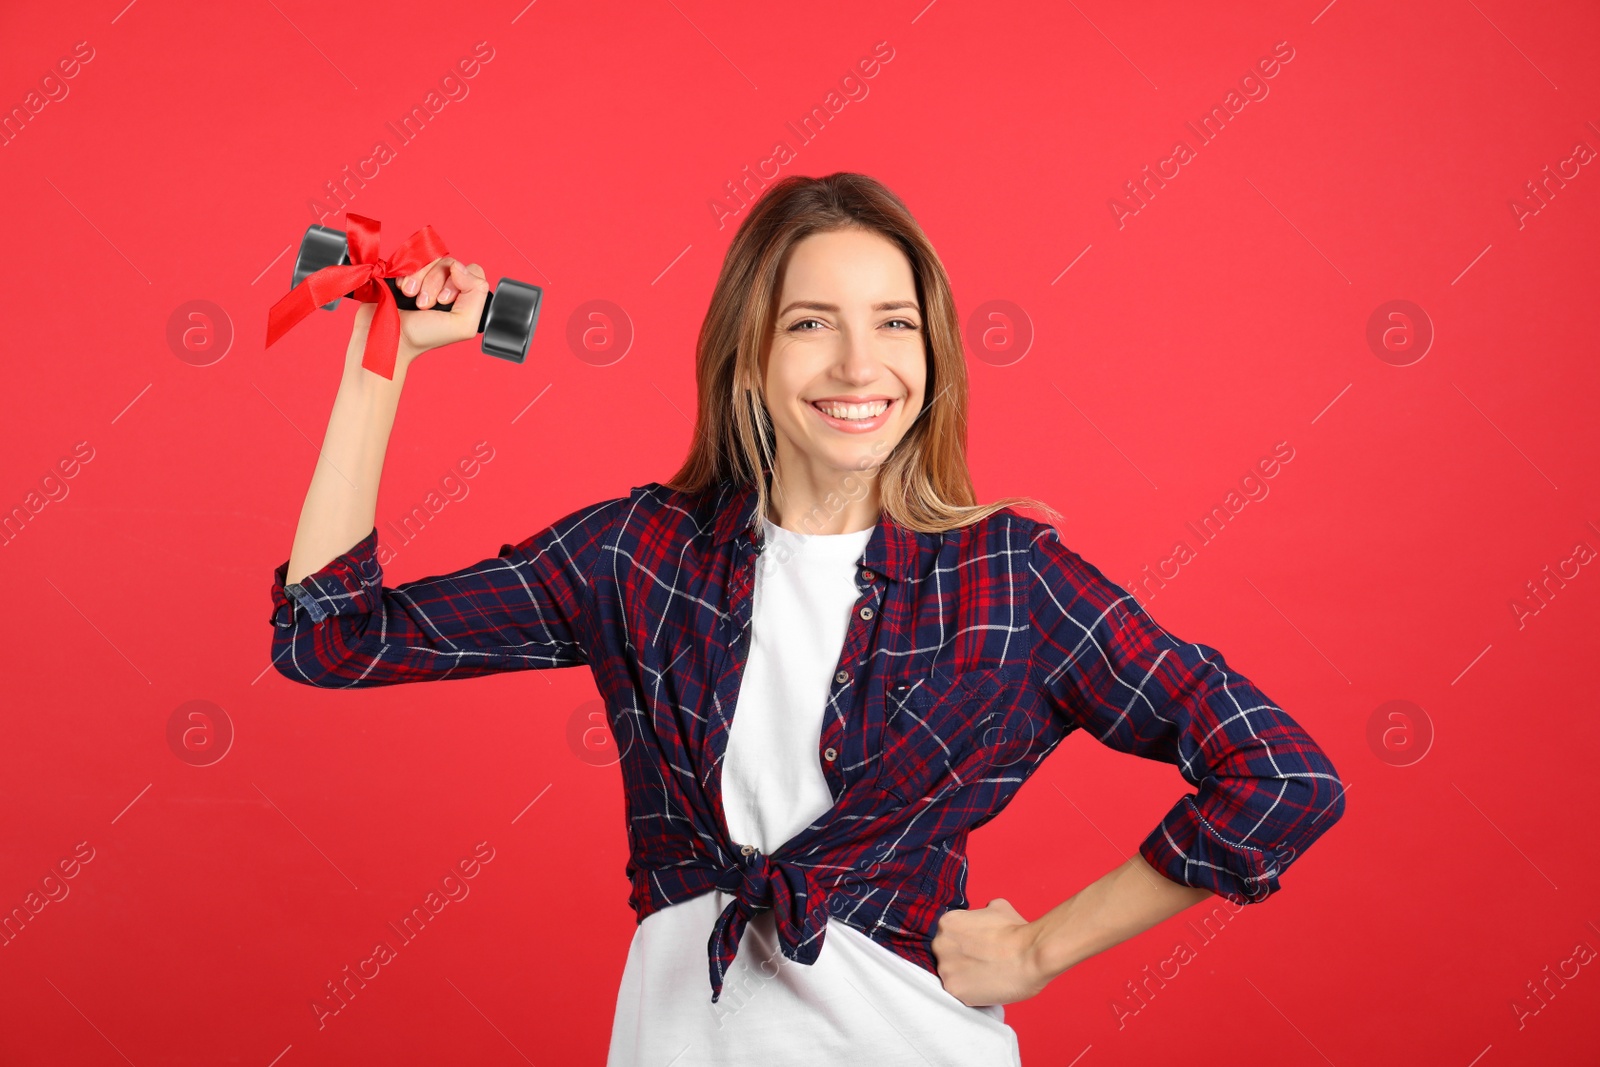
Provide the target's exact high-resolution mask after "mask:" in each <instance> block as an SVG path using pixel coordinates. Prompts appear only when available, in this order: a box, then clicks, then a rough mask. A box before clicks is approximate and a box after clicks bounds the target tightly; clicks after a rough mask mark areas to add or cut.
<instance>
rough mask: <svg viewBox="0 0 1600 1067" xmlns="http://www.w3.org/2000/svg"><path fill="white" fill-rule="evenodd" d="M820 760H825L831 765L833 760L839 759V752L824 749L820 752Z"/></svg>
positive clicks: (832, 749)
mask: <svg viewBox="0 0 1600 1067" xmlns="http://www.w3.org/2000/svg"><path fill="white" fill-rule="evenodd" d="M822 758H823V759H825V760H827V761H828V762H829V763H832V762H833V761H834V760H836V759H838V758H839V752H838V750H837V749H834V748H825V749H823V750H822Z"/></svg>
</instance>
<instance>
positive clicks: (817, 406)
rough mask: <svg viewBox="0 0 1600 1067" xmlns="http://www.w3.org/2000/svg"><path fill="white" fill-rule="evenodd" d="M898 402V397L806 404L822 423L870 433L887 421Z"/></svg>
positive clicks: (824, 401)
mask: <svg viewBox="0 0 1600 1067" xmlns="http://www.w3.org/2000/svg"><path fill="white" fill-rule="evenodd" d="M898 403H900V400H899V399H898V398H896V399H893V400H869V401H865V402H863V403H857V404H846V403H842V402H840V401H834V400H813V401H810V402H809V403H808V404H807V406H808V407H810V408H811V410H812V411H815V412H816V413H817V416H818V417H819V418H821V420H822V422H823V424H824V425H826V426H828V427H830V428H832V429H835V430H842V431H843V432H845V433H871V432H872V431H874V430H876V429H879V428H880V427H882V426H884V425H885V424H886V423H887V422H888V421H889V413H890V412H891V411H893V410H894V407H895V405H896V404H898Z"/></svg>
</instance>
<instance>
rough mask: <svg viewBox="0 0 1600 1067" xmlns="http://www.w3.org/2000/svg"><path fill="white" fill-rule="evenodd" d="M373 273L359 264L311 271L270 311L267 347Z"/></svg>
mask: <svg viewBox="0 0 1600 1067" xmlns="http://www.w3.org/2000/svg"><path fill="white" fill-rule="evenodd" d="M371 276H372V268H370V267H365V266H356V265H353V264H352V265H348V266H346V265H340V266H335V267H324V268H322V269H321V270H319V271H315V272H313V273H311V274H308V275H307V276H306V277H305V279H304V280H303V281H301V283H300V284H299V285H297V286H295V287H294V288H293V289H290V290H289V291H288V292H287V293H285V294H284V295H283V297H282V298H281V299H280V300H279V301H278V302H277V303H276V304H273V305H272V307H271V308H270V309H268V311H267V347H268V348H270V347H272V345H274V344H275V343H277V341H278V340H279V339H280V338H282V337H283V335H284V334H286V333H288V332H289V331H290V330H292V329H293V328H294V327H295V326H296V325H297V324H298V323H299V322H300V320H301V319H304V318H305V317H306V316H307V315H309V314H311V313H312V312H313V311H315V310H317V308H319V307H321V306H322V305H323V304H326V303H328V302H329V301H330V300H333V299H334V298H336V297H341V296H344V295H345V294H346V293H348V292H350V291H351V290H353V289H355V288H356V287H357V286H359V285H361V283H362V282H364V281H366V280H367V279H368V278H370V277H371Z"/></svg>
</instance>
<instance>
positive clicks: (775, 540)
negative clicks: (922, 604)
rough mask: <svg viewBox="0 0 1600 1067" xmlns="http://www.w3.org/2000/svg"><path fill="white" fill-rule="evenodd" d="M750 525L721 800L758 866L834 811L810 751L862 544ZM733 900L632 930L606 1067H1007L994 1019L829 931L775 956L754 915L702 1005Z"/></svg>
mask: <svg viewBox="0 0 1600 1067" xmlns="http://www.w3.org/2000/svg"><path fill="white" fill-rule="evenodd" d="M762 527H763V529H764V531H765V536H766V538H767V547H766V549H765V551H763V552H762V553H761V555H760V557H758V559H759V564H758V566H757V568H756V576H755V585H754V590H753V593H752V596H753V597H754V601H753V603H752V605H751V610H752V615H751V626H752V630H753V632H752V634H751V642H750V657H749V660H748V662H747V663H746V665H745V672H744V677H743V680H742V681H741V682H740V689H739V697H738V703H737V704H736V705H735V709H734V716H733V725H732V727H731V728H730V730H729V733H728V742H727V748H726V751H725V753H724V755H723V764H722V800H723V807H724V809H725V811H726V814H727V821H728V832H729V834H730V836H731V837H732V839H733V840H735V841H740V842H746V843H749V844H753V845H756V846H757V847H759V848H760V849H761V850H762V851H763V852H766V853H769V854H770V853H771V852H773V851H774V850H776V849H777V848H778V846H779V845H781V844H783V842H785V841H787V840H788V839H789V838H791V837H793V836H794V835H795V834H796V833H798V832H799V831H800V830H802V829H804V828H805V827H806V826H808V825H810V824H811V822H812V821H814V820H815V819H816V818H817V817H818V816H820V815H822V814H823V813H824V812H826V811H827V810H828V809H829V808H831V807H833V795H832V793H831V792H830V791H829V789H828V783H827V780H826V779H825V778H824V777H823V774H822V765H821V763H820V762H819V759H818V755H817V746H818V745H819V744H820V742H821V737H822V714H823V709H824V707H825V705H826V703H827V696H828V688H829V684H830V680H831V677H832V675H833V672H834V670H835V668H836V667H837V666H838V662H839V654H840V652H841V651H842V649H843V648H844V637H845V631H846V629H847V627H848V625H849V621H850V612H851V610H852V609H853V608H854V606H855V602H856V600H857V598H858V597H859V595H860V593H859V591H858V590H857V588H856V583H855V571H856V567H857V564H858V562H859V561H860V558H861V555H862V553H863V552H864V551H865V550H866V547H867V542H868V541H869V540H870V539H871V537H872V533H873V530H872V528H870V527H869V528H868V529H865V530H860V531H857V532H855V533H846V534H827V535H807V534H799V533H794V532H792V531H790V530H785V529H783V528H782V527H779V526H776V525H774V524H773V523H772V522H771V521H770V520H767V519H765V518H763V520H762ZM732 899H733V897H732V895H730V894H727V893H724V892H722V891H721V890H719V889H712V890H711V891H709V892H706V893H702V894H701V895H699V896H697V897H693V898H691V899H689V900H685V901H680V902H679V903H677V904H674V905H671V906H669V907H666V908H663V909H661V910H660V911H657V912H655V913H653V914H651V915H648V916H646V917H645V919H644V921H643V922H642V923H640V924H639V925H638V927H637V929H636V930H635V931H634V936H633V943H632V945H631V946H630V947H629V950H628V961H627V964H626V966H625V967H624V969H623V973H622V983H621V988H620V989H619V991H618V994H617V1009H616V1015H615V1017H614V1021H613V1023H612V1029H611V1050H610V1056H609V1059H608V1060H607V1061H606V1062H607V1067H669V1065H670V1067H691V1065H718V1067H720V1065H724V1064H726V1065H739V1067H744V1065H747V1064H753V1063H759V1064H761V1065H762V1067H783V1065H786V1064H795V1065H801V1064H803V1065H805V1067H816V1065H817V1064H819V1063H863V1064H870V1065H871V1067H900V1065H902V1064H903V1065H905V1067H929V1065H934V1067H941V1065H945V1064H949V1065H951V1067H956V1065H959V1067H1020V1065H1021V1062H1022V1059H1021V1053H1020V1051H1019V1049H1018V1044H1017V1035H1016V1031H1014V1030H1013V1029H1012V1028H1011V1027H1009V1026H1007V1025H1006V1024H1005V1021H1004V1020H1005V1008H1004V1007H1003V1006H1002V1005H998V1004H997V1005H991V1006H987V1007H979V1008H974V1007H969V1006H967V1005H966V1004H963V1003H962V1002H961V1001H960V1000H958V999H956V997H955V996H953V995H952V994H951V993H949V992H948V991H947V990H946V989H945V988H944V985H943V984H942V983H941V982H940V981H939V977H938V975H935V974H933V973H931V972H929V971H926V970H924V969H923V968H921V967H919V966H917V965H916V964H915V963H912V962H911V961H910V960H907V959H905V958H903V957H901V956H897V955H895V954H894V953H893V952H892V951H890V950H889V949H887V948H885V947H884V946H882V945H880V944H878V943H877V942H876V941H873V940H872V939H871V938H869V937H868V936H867V935H866V934H864V933H862V932H861V931H859V930H857V929H855V928H854V927H852V926H847V925H846V924H845V923H843V922H834V921H829V923H828V926H827V936H826V937H825V938H824V939H823V943H822V951H821V954H820V955H819V956H818V957H817V961H816V962H815V963H814V964H811V965H810V966H807V965H805V964H802V963H795V962H793V961H792V960H790V959H788V958H787V957H785V956H784V955H783V954H782V952H780V951H779V948H778V935H777V929H776V924H775V923H774V922H773V917H772V912H771V911H760V912H757V913H756V915H755V917H754V918H752V919H751V920H750V922H749V924H748V925H747V926H746V927H745V931H744V936H743V938H742V939H741V941H740V943H739V951H738V954H737V955H736V956H735V957H734V961H733V965H732V966H731V967H730V968H729V969H728V973H727V975H726V977H725V978H724V984H723V990H722V996H721V997H720V998H719V999H718V1001H717V1003H715V1004H713V1003H712V1002H711V984H710V978H709V976H708V974H707V962H706V943H707V941H708V940H709V938H710V936H711V928H712V926H713V925H714V924H715V923H716V920H717V916H718V915H719V914H721V912H722V909H723V908H724V907H726V906H727V904H728V903H729V901H731V900H732Z"/></svg>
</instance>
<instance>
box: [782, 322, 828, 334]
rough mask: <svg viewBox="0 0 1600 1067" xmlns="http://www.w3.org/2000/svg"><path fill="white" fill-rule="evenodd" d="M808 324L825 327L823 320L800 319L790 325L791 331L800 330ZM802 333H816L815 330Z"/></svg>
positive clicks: (802, 331)
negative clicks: (812, 323)
mask: <svg viewBox="0 0 1600 1067" xmlns="http://www.w3.org/2000/svg"><path fill="white" fill-rule="evenodd" d="M808 322H814V323H816V324H817V325H819V326H821V325H823V322H822V320H821V319H800V320H798V321H797V322H793V323H790V324H789V329H791V330H799V329H800V327H801V326H804V325H805V324H806V323H808ZM800 332H801V333H815V332H816V331H815V330H800Z"/></svg>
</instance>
